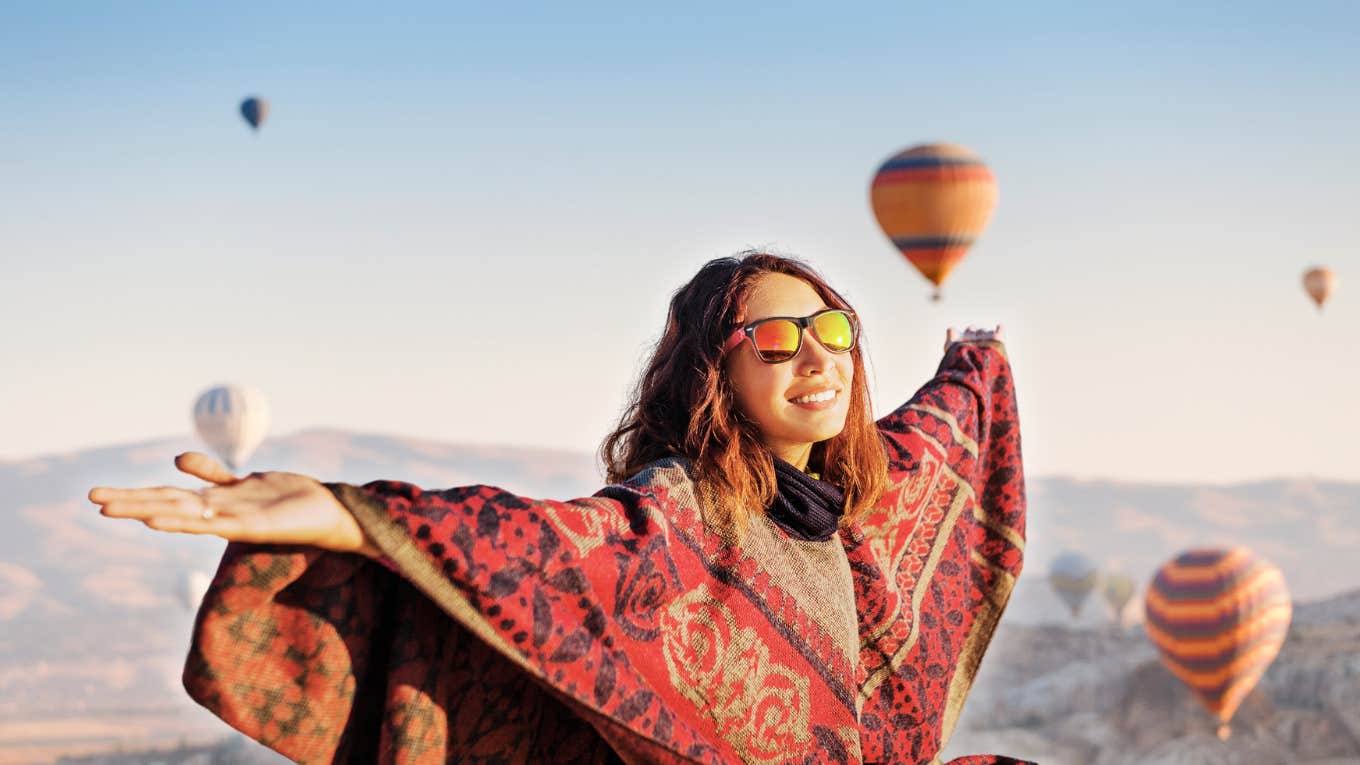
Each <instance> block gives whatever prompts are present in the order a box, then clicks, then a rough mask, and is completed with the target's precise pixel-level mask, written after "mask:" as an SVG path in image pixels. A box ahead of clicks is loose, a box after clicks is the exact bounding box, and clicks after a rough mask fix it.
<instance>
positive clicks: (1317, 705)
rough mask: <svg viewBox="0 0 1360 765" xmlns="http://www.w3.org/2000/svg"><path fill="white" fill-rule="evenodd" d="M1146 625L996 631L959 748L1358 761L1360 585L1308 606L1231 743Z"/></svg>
mask: <svg viewBox="0 0 1360 765" xmlns="http://www.w3.org/2000/svg"><path fill="white" fill-rule="evenodd" d="M1216 726H1217V723H1216V721H1215V720H1213V719H1212V718H1211V717H1210V716H1209V715H1208V714H1207V713H1206V712H1204V711H1203V709H1202V708H1201V707H1200V706H1199V704H1198V703H1197V702H1196V701H1195V699H1194V698H1193V697H1192V696H1191V695H1190V693H1189V692H1188V691H1187V690H1186V689H1185V688H1184V687H1183V686H1182V685H1181V683H1180V681H1179V680H1177V679H1176V678H1175V677H1174V676H1172V675H1171V674H1170V673H1169V672H1168V671H1166V670H1165V669H1164V668H1163V667H1162V665H1161V662H1160V661H1159V660H1158V658H1157V654H1156V651H1155V649H1153V647H1152V646H1151V644H1150V643H1149V642H1148V641H1147V640H1146V639H1145V638H1144V636H1143V635H1142V632H1141V630H1139V629H1138V628H1137V627H1134V628H1132V629H1128V630H1124V629H1118V628H1114V627H1108V628H1104V629H1091V628H1071V627H1065V626H1056V625H1047V626H1042V625H1041V626H1034V625H1025V624H1020V623H1012V624H1006V623H1005V622H1004V620H1003V625H1002V627H1001V628H1000V629H999V630H998V634H997V637H996V640H995V641H994V642H993V648H992V650H991V652H990V653H989V654H988V655H987V657H986V659H985V661H984V664H983V669H982V672H981V673H980V675H979V678H978V685H977V687H976V688H975V690H974V692H973V694H972V696H971V697H970V699H969V702H968V706H967V708H966V710H965V712H964V716H963V719H962V720H961V722H960V729H959V730H958V731H957V732H956V734H955V736H954V740H953V741H951V742H950V746H949V747H948V750H947V751H948V752H949V753H951V755H952V756H957V755H960V754H964V753H981V752H991V753H1001V754H1009V755H1011V756H1019V757H1027V758H1030V759H1034V760H1036V761H1038V762H1041V763H1044V765H1079V764H1080V765H1087V764H1089V765H1153V764H1154V763H1167V764H1170V765H1175V764H1177V763H1183V764H1184V765H1191V764H1193V765H1228V764H1229V763H1232V764H1237V763H1240V764H1242V765H1248V764H1250V765H1285V764H1286V763H1288V764H1291V765H1293V764H1299V765H1303V764H1305V763H1307V764H1310V765H1340V763H1356V762H1360V591H1354V592H1351V593H1348V594H1344V595H1340V596H1336V597H1333V598H1330V599H1327V600H1323V601H1319V602H1314V603H1308V604H1303V605H1301V606H1299V607H1298V608H1297V610H1296V613H1295V619H1294V622H1293V625H1292V627H1291V629H1290V631H1289V636H1288V637H1287V638H1286V640H1285V644H1284V647H1283V648H1282V649H1281V651H1280V655H1279V657H1278V658H1277V659H1276V660H1275V662H1274V664H1272V665H1271V667H1270V669H1269V671H1268V672H1267V673H1266V674H1265V676H1264V677H1263V678H1262V679H1261V682H1260V683H1259V684H1258V686H1257V687H1256V689H1255V690H1254V691H1253V692H1252V693H1251V694H1250V695H1249V696H1248V697H1247V698H1246V700H1245V701H1244V702H1243V704H1242V707H1241V709H1240V710H1239V711H1238V713H1237V715H1236V717H1235V718H1234V719H1233V722H1232V735H1231V737H1230V738H1229V739H1228V740H1227V741H1226V742H1224V741H1219V740H1218V738H1217V737H1216V736H1215V729H1216Z"/></svg>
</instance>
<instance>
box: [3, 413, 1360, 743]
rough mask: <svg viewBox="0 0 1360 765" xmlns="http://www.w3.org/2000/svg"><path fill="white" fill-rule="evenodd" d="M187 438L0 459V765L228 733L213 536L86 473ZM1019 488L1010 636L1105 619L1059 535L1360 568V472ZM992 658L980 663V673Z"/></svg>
mask: <svg viewBox="0 0 1360 765" xmlns="http://www.w3.org/2000/svg"><path fill="white" fill-rule="evenodd" d="M195 448H200V447H199V446H198V444H197V443H196V442H195V441H194V440H192V439H190V438H188V437H184V438H169V439H161V440H155V441H147V442H142V443H136V444H129V445H120V446H110V447H106V448H98V449H90V450H86V451H80V452H76V453H72V454H64V455H52V456H44V457H39V458H34V459H28V460H20V461H9V462H0V765H6V763H11V762H29V761H43V760H41V759H37V760H34V759H22V758H19V755H18V754H16V753H17V752H20V751H24V752H29V753H30V755H31V756H34V757H38V756H41V757H47V756H48V755H53V756H51V757H47V761H50V760H51V759H54V758H55V753H60V752H66V751H68V750H69V749H61V748H60V747H61V744H62V742H63V741H85V742H86V744H85V745H84V746H83V750H84V751H95V750H96V749H97V748H98V747H99V746H102V745H106V744H110V743H113V742H119V743H125V744H129V745H132V744H138V743H154V742H159V741H167V740H168V741H174V740H176V739H177V738H184V737H187V738H189V739H194V740H198V739H201V740H207V738H208V737H210V736H220V735H222V734H224V733H226V729H225V726H223V725H222V724H221V723H220V722H218V721H216V719H215V718H212V717H211V716H210V715H208V714H207V713H206V712H204V711H202V710H200V709H198V708H197V707H195V706H194V705H192V704H191V703H190V702H189V701H188V700H187V698H186V697H185V695H184V693H183V691H182V690H181V689H180V687H179V679H178V678H179V669H180V666H181V663H182V661H183V656H184V651H185V650H186V649H187V645H188V636H189V629H190V627H191V625H192V616H193V615H192V610H191V608H190V607H189V606H190V604H189V602H188V600H187V598H188V597H189V596H188V593H187V591H186V580H187V577H188V576H189V574H190V573H191V572H194V571H206V572H212V571H213V570H214V569H215V568H216V564H217V559H218V557H219V556H220V555H221V551H222V548H223V546H224V543H223V542H222V541H221V540H217V539H214V538H207V537H188V536H183V535H167V534H159V533H155V532H151V531H149V530H147V529H145V528H143V527H142V526H141V525H140V524H137V523H134V522H128V521H121V522H120V521H113V520H109V519H105V518H102V517H100V516H99V514H98V512H97V510H96V508H95V506H93V505H91V504H90V503H89V502H88V501H87V500H86V499H85V494H86V492H87V491H88V489H89V488H90V487H91V486H95V485H111V486H151V485H162V484H170V485H180V486H195V485H197V482H196V481H194V480H193V479H189V478H188V477H187V476H184V475H183V474H181V473H179V472H178V471H176V470H175V469H174V467H173V464H172V459H173V457H174V455H176V454H178V453H179V452H182V451H186V450H189V449H195ZM247 469H248V470H285V471H291V472H300V473H306V474H309V475H313V476H315V477H317V478H319V479H321V480H326V481H346V482H350V483H364V482H367V481H370V480H375V479H379V478H390V479H397V480H404V481H410V482H413V483H416V484H419V485H422V486H426V487H432V488H433V487H439V488H442V487H449V486H458V485H466V484H472V483H485V484H492V485H496V486H500V487H502V488H505V489H508V490H510V491H513V492H516V493H519V494H523V495H527V496H530V497H541V498H554V499H568V498H574V497H581V496H587V495H589V494H591V493H593V492H594V491H596V490H597V489H598V488H599V487H600V486H601V485H602V479H601V471H600V469H599V467H598V465H597V464H596V461H595V458H594V457H593V455H589V454H583V453H577V452H563V451H554V450H547V449H527V448H515V447H484V446H467V445H453V444H445V443H438V442H433V441H425V440H417V439H408V438H400V437H393V436H383V435H374V434H362V433H351V432H345V431H339V430H326V429H314V430H306V431H302V432H299V433H295V434H292V435H289V436H284V437H280V438H275V439H271V440H269V441H266V442H265V443H264V445H262V446H261V447H260V449H259V450H258V452H257V453H256V454H255V455H254V457H253V458H252V459H251V462H250V464H249V465H248V466H247ZM1028 492H1029V506H1030V516H1029V543H1028V548H1027V553H1026V558H1027V561H1026V572H1025V575H1024V576H1022V577H1021V580H1020V584H1019V586H1018V587H1017V589H1016V593H1015V595H1014V597H1013V599H1012V605H1011V608H1010V609H1009V610H1008V612H1007V616H1006V618H1005V619H1004V620H1003V632H1002V635H1003V636H1004V635H1005V634H1007V633H1006V632H1005V630H1006V629H1008V628H1009V627H1011V626H1012V625H1014V626H1015V627H1016V628H1017V629H1019V628H1020V627H1024V628H1025V629H1047V628H1051V629H1058V625H1064V626H1063V629H1068V628H1074V627H1075V628H1086V629H1088V631H1091V630H1093V631H1096V632H1098V631H1100V630H1101V629H1105V626H1104V625H1106V624H1108V623H1109V621H1110V616H1109V614H1107V613H1106V612H1105V610H1104V608H1103V606H1102V604H1101V603H1100V602H1098V599H1096V598H1092V600H1091V601H1090V602H1088V603H1087V604H1086V606H1085V609H1084V611H1083V613H1082V615H1081V618H1080V619H1077V620H1075V621H1074V620H1072V619H1070V618H1069V617H1068V616H1067V614H1066V611H1065V610H1064V609H1063V608H1062V606H1061V605H1060V603H1059V601H1058V600H1057V599H1056V598H1055V597H1054V596H1053V595H1052V593H1050V592H1049V590H1048V586H1047V582H1046V579H1045V575H1046V571H1047V567H1048V564H1049V562H1050V561H1051V560H1052V559H1053V558H1054V557H1055V556H1056V555H1057V554H1058V553H1060V552H1062V551H1064V550H1067V549H1075V550H1080V551H1082V552H1084V553H1086V554H1087V555H1089V556H1091V557H1092V558H1094V559H1096V560H1099V561H1101V562H1103V563H1108V564H1110V565H1116V566H1118V567H1119V568H1121V569H1122V570H1123V571H1125V572H1126V573H1128V574H1130V575H1131V576H1133V577H1134V578H1135V580H1136V581H1139V582H1144V581H1146V580H1147V578H1149V577H1150V575H1151V573H1152V571H1153V570H1154V569H1155V567H1156V566H1157V565H1158V564H1160V562H1161V561H1163V560H1165V559H1166V558H1167V557H1168V556H1170V555H1171V554H1173V553H1174V552H1176V551H1177V550H1179V549H1182V548H1184V547H1188V546H1202V545H1216V546H1228V545H1237V544H1242V545H1246V546H1249V547H1251V548H1252V549H1254V550H1256V551H1257V552H1258V553H1260V554H1261V555H1263V556H1265V557H1266V558H1268V559H1269V560H1271V561H1273V562H1274V563H1275V564H1276V565H1278V566H1279V567H1280V568H1281V569H1282V570H1283V571H1284V574H1285V577H1286V580H1287V581H1288V583H1289V586H1290V589H1291V591H1292V592H1293V593H1294V595H1295V598H1296V600H1300V601H1305V600H1318V599H1322V598H1327V597H1331V596H1335V595H1337V594H1339V593H1343V592H1347V591H1350V590H1356V589H1360V569H1357V568H1356V567H1354V566H1352V565H1350V556H1348V554H1347V553H1348V552H1350V551H1353V550H1355V549H1360V483H1340V482H1333V481H1320V480H1312V479H1292V480H1272V481H1262V482H1254V483H1242V484H1235V485H1228V486H1219V485H1203V486H1198V485H1151V484H1130V483H1121V482H1115V481H1078V480H1072V479H1065V478H1032V479H1030V481H1029V483H1028ZM1304 613H1307V611H1306V610H1305V611H1301V612H1300V614H1301V617H1302V615H1303V614H1304ZM1043 625H1047V627H1044V626H1043ZM1004 641H1005V638H1004V637H999V638H998V646H1000V644H1001V643H1003V642H1004ZM1024 642H1025V641H1024V640H1020V639H1017V643H1020V644H1023V643H1024ZM1139 645H1142V644H1141V643H1139ZM998 650H999V648H998ZM994 658H995V657H994V656H989V657H988V660H987V662H986V663H984V671H983V676H982V677H981V678H980V680H979V683H980V685H981V686H985V684H986V682H987V679H988V675H989V673H991V672H994V670H992V666H993V664H994V663H996V662H994V661H993V660H994ZM980 692H981V691H980ZM971 709H972V707H971V705H970V711H971ZM1020 717H1021V718H1023V715H1020ZM96 720H102V721H103V722H102V723H100V724H97V725H96V724H94V723H93V722H91V721H96ZM111 721H119V722H117V724H114V723H113V722H111ZM82 726H83V727H82ZM69 751H74V750H69ZM34 753H36V754H34ZM7 758H8V759H7Z"/></svg>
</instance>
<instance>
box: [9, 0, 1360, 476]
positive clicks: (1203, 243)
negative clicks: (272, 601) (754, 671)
mask: <svg viewBox="0 0 1360 765" xmlns="http://www.w3.org/2000/svg"><path fill="white" fill-rule="evenodd" d="M644 5H645V4H640V3H618V4H590V3H554V4H543V5H534V4H490V3H480V4H477V5H475V6H474V5H471V4H469V5H466V6H463V5H455V4H449V3H429V4H421V5H403V6H401V7H400V9H392V8H388V7H382V8H379V7H378V6H377V5H374V4H350V3H337V2H324V3H247V2H237V3H231V4H229V6H222V7H217V8H212V7H208V6H206V5H204V4H182V3H169V2H166V3H152V2H145V3H137V4H132V3H115V2H106V3H93V2H91V3H78V2H77V3H47V2H27V3H24V2H7V3H4V4H3V5H0V93H3V94H4V103H5V106H4V115H3V117H2V118H0V259H3V264H4V268H3V271H2V272H0V327H3V329H2V330H0V359H3V360H4V367H5V373H4V374H3V375H0V459H18V458H23V457H30V456H38V455H42V454H50V453H56V452H64V451H70V450H76V449H81V448H86V447H91V446H98V445H107V444H114V443H123V442H128V441H134V440H141V439H146V438H152V437H157V436H163V435H171V434H180V433H184V432H187V431H188V429H189V408H190V406H191V404H192V402H193V399H194V398H195V396H196V395H197V393H198V392H199V391H200V390H201V389H203V388H204V387H206V386H208V385H211V384H213V383H217V382H221V381H242V382H249V383H252V384H254V385H257V386H259V387H260V388H262V389H263V390H264V391H265V392H266V393H267V394H268V396H269V397H270V400H271V402H272V405H273V409H274V413H275V416H274V422H275V424H274V430H273V432H275V433H280V434H281V433H288V432H292V431H295V430H298V429H301V428H304V427H310V426H331V427H341V428H348V429H357V430H368V431H377V432H383V433H390V434H400V435H409V436H420V437H429V438H435V439H440V440H445V441H452V442H486V443H497V444H531V445H538V446H544V445H550V446H559V447H566V448H573V449H582V450H591V449H594V448H595V447H596V445H597V444H598V443H599V441H600V440H601V438H602V437H603V436H604V435H605V433H606V432H607V430H608V429H609V427H610V425H611V424H613V422H614V420H615V418H616V417H617V415H618V412H619V409H620V406H621V405H622V403H623V401H624V398H625V395H626V393H627V391H628V390H629V388H630V387H631V386H632V384H633V382H634V379H635V376H636V374H637V371H638V367H639V364H640V362H641V360H642V359H643V357H644V356H645V354H646V352H647V349H648V346H649V344H650V343H651V342H652V341H654V340H655V338H656V337H657V334H658V333H659V331H660V329H661V325H662V320H663V318H664V310H665V304H666V300H667V298H668V296H669V295H670V293H671V292H672V291H673V290H674V289H675V288H676V287H678V286H679V285H680V284H681V283H683V282H684V281H685V280H686V279H688V278H689V277H690V276H691V275H692V274H693V273H694V271H695V270H697V268H698V267H699V266H700V265H701V264H702V263H703V262H705V261H706V260H708V259H709V258H712V257H717V256H720V255H727V254H731V253H733V252H735V251H737V250H740V249H742V248H745V247H748V246H764V247H773V248H776V249H778V250H779V251H781V252H785V253H789V254H795V255H800V256H802V257H805V258H806V259H808V260H810V261H811V262H812V263H813V264H814V265H815V266H817V267H818V268H820V269H821V270H822V271H823V272H824V273H825V274H826V275H827V276H828V277H829V278H830V280H831V282H832V284H834V285H835V286H837V287H838V288H839V289H840V290H841V291H842V292H843V293H845V294H846V295H847V296H848V297H849V298H850V300H851V301H852V303H854V304H855V306H856V307H857V309H858V310H859V311H860V313H861V315H862V316H863V318H864V322H865V325H866V346H867V348H868V350H869V353H870V357H871V361H872V375H873V391H874V394H875V405H876V408H877V409H878V411H879V412H880V413H882V412H886V411H887V410H889V409H890V408H892V407H893V406H895V405H896V404H897V403H900V401H901V400H903V399H905V397H907V396H908V395H909V394H910V393H911V392H912V391H913V390H915V388H916V387H917V386H919V385H920V384H921V383H922V382H924V381H925V380H926V379H927V378H928V377H929V375H930V374H931V373H932V371H933V370H934V367H935V364H936V362H937V361H938V357H939V345H940V342H941V340H942V339H943V335H944V330H945V328H946V327H947V326H949V325H951V324H952V325H963V324H968V323H976V324H992V323H996V322H1000V323H1002V324H1004V325H1005V326H1006V331H1007V333H1008V335H1009V346H1010V349H1011V354H1012V361H1013V364H1014V367H1015V371H1016V378H1017V387H1018V392H1019V396H1020V405H1021V419H1022V423H1023V432H1024V438H1025V451H1026V458H1027V465H1028V469H1029V471H1030V473H1031V474H1032V475H1072V476H1079V477H1112V478H1118V479H1126V480H1162V481H1177V482H1180V481H1213V482H1221V481H1237V480H1253V479H1259V478H1267V477H1275V476H1284V475H1288V476H1309V475H1311V476H1325V477H1333V478H1342V479H1348V480H1360V459H1357V457H1360V446H1357V441H1356V434H1357V433H1360V403H1357V401H1360V397H1358V396H1357V393H1360V391H1358V390H1357V384H1356V379H1357V377H1360V332H1358V330H1360V223H1358V222H1357V221H1360V215H1357V213H1356V210H1355V209H1354V208H1355V207H1356V205H1357V202H1360V173H1358V171H1360V144H1358V143H1357V140H1358V139H1357V137H1358V136H1360V12H1358V11H1357V10H1356V8H1357V6H1356V5H1355V4H1354V3H1350V2H1312V3H1310V2H1300V3H1289V4H1285V3H1278V2H1269V3H1265V2H1242V1H1239V2H1231V3H1228V2H1223V3H1198V4H1195V5H1196V6H1197V7H1195V8H1187V7H1185V6H1186V5H1187V4H1185V3H1183V2H1161V1H1160V0H1158V1H1155V2H1140V3H1120V4H1108V3H1107V4H1100V5H1105V6H1111V5H1120V6H1123V7H1122V8H1118V9H1116V8H1108V7H1107V8H1100V9H1097V8H1082V7H1080V5H1081V4H1073V3H1068V2H1030V3H1000V2H998V3H977V2H951V3H905V2H895V3H884V4H879V5H869V4H853V5H855V6H856V7H850V8H835V9H834V10H833V9H832V7H831V5H830V4H827V3H787V2H785V3H779V4H770V5H768V6H766V7H764V8H757V7H755V6H754V5H751V4H744V5H743V7H741V8H734V7H732V4H730V3H703V2H700V3H683V4H669V5H668V9H666V10H647V9H645V8H644V7H643V6H644ZM1091 5H1095V4H1091ZM493 6H494V7H493ZM251 94H259V95H262V96H264V97H266V98H268V99H269V101H270V103H271V105H272V112H271V114H270V116H269V119H268V121H267V122H266V124H265V125H264V127H263V129H262V130H261V131H260V132H259V133H258V134H252V133H251V132H250V131H249V130H248V129H247V128H246V127H245V125H244V123H243V122H242V121H241V119H240V118H239V116H238V114H237V113H236V108H237V103H238V102H239V101H240V100H241V99H242V98H243V97H245V96H247V95H251ZM935 140H948V141H952V142H958V143H962V144H965V145H967V146H969V147H971V148H973V149H974V150H976V151H977V152H979V153H980V154H981V155H983V156H984V157H985V158H986V160H987V161H988V163H989V164H990V165H991V167H992V168H993V171H994V172H995V173H996V175H997V177H998V180H999V184H1000V190H1001V191H1000V201H999V204H998V207H997V212H996V215H995V217H994V219H993V222H992V225H991V227H990V228H989V229H988V231H987V232H986V234H985V236H984V238H983V239H982V241H981V243H980V244H979V245H978V246H977V247H976V248H975V249H974V251H973V252H972V253H971V254H970V255H969V257H968V259H967V260H966V261H965V262H964V263H963V265H962V266H961V267H960V268H959V269H958V270H957V271H956V272H955V274H954V276H953V277H952V278H951V280H950V282H949V283H948V285H947V297H946V300H945V301H944V302H943V303H941V304H932V303H930V302H929V301H928V300H927V299H926V298H927V295H928V293H929V289H928V286H927V285H926V284H925V282H924V281H923V280H922V279H921V278H919V277H918V276H917V275H916V274H915V272H914V271H913V270H911V269H910V267H909V266H908V265H907V264H906V262H905V261H904V260H903V259H902V258H901V257H900V256H899V255H897V253H896V251H895V250H893V249H892V248H891V247H890V246H889V245H888V243H887V241H886V239H884V238H883V236H882V234H881V233H880V232H879V230H878V228H877V226H876V224H875V223H874V220H873V218H872V216H871V214H870V212H869V208H868V204H867V187H868V182H869V179H870V176H871V175H872V173H873V171H874V169H875V168H876V167H877V165H878V163H879V162H881V161H882V160H883V159H884V158H885V157H887V156H888V155H890V154H892V153H894V152H895V151H897V150H899V149H901V148H904V147H906V146H908V145H911V144H915V143H921V142H926V141H935ZM1315 263H1323V264H1328V265H1330V266H1332V267H1333V268H1334V269H1335V270H1336V271H1337V272H1338V274H1339V276H1340V279H1341V285H1340V290H1339V292H1338V293H1337V295H1336V296H1335V298H1334V300H1333V302H1332V304H1330V305H1329V306H1328V307H1327V311H1326V313H1325V314H1324V315H1321V316H1320V315H1319V314H1318V313H1317V312H1316V311H1314V310H1313V308H1312V306H1311V305H1310V304H1309V303H1308V302H1307V299H1306V297H1305V296H1304V294H1303V292H1302V289H1301V287H1300V284H1299V279H1300V274H1301V273H1302V271H1303V270H1304V269H1305V268H1307V267H1308V266H1310V265H1313V264H1315ZM469 326H479V327H483V328H484V330H483V331H479V332H471V331H469V330H468V329H467V328H468V327H469ZM258 468H259V469H267V468H268V466H258Z"/></svg>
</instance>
